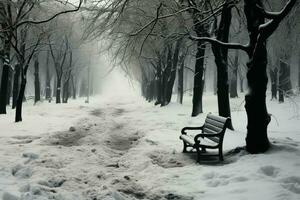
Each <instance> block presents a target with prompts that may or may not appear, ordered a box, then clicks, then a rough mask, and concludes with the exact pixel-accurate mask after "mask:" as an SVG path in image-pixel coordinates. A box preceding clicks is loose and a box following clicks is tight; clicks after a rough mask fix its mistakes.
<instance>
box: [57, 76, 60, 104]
mask: <svg viewBox="0 0 300 200" xmlns="http://www.w3.org/2000/svg"><path fill="white" fill-rule="evenodd" d="M60 94H61V78H60V77H59V76H58V77H57V82H56V103H61V98H60Z"/></svg>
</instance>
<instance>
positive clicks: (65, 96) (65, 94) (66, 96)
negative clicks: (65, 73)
mask: <svg viewBox="0 0 300 200" xmlns="http://www.w3.org/2000/svg"><path fill="white" fill-rule="evenodd" d="M68 99H69V79H68V80H67V81H66V82H65V84H64V90H63V103H68Z"/></svg>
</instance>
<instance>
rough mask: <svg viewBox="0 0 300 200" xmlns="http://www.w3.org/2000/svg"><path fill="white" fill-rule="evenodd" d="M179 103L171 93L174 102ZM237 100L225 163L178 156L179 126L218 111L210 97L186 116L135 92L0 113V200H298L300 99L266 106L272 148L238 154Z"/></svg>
mask: <svg viewBox="0 0 300 200" xmlns="http://www.w3.org/2000/svg"><path fill="white" fill-rule="evenodd" d="M174 99H176V97H174ZM243 101H244V100H243V94H240V98H236V99H232V100H231V108H232V121H233V125H234V128H235V131H230V130H227V131H226V133H225V140H224V154H225V161H224V162H219V161H218V160H211V161H203V162H201V163H200V164H198V163H196V155H195V154H183V153H182V142H181V140H179V135H180V130H181V129H182V128H183V127H184V126H199V125H201V124H202V123H203V120H204V119H205V117H206V115H207V113H208V112H212V113H215V114H217V101H216V96H214V95H210V94H206V95H205V97H204V110H205V113H203V114H201V115H200V116H199V117H196V118H191V117H190V113H191V97H190V96H185V101H184V104H183V105H180V104H177V103H171V104H170V105H168V106H166V107H158V106H154V105H153V103H148V102H145V101H144V100H143V99H142V98H140V97H137V96H135V95H126V94H125V93H122V94H119V95H117V94H111V95H110V97H109V98H108V97H107V96H106V97H105V98H104V97H103V96H98V97H93V98H91V101H90V103H89V104H86V103H84V99H79V100H76V101H74V100H70V103H68V104H61V105H56V104H54V103H51V104H49V103H48V102H42V103H39V104H38V105H33V104H32V102H27V103H25V105H24V113H23V118H24V119H23V122H21V123H14V122H13V119H14V111H13V110H11V109H9V110H8V114H7V115H1V116H0V127H1V129H0V198H2V199H3V200H34V199H38V200H46V199H56V200H86V199H87V200H102V199H104V200H127V199H130V200H135V199H151V200H160V199H162V200H164V199H169V200H171V199H172V200H192V199H195V200H198V199H201V200H206V199H212V200H218V199H220V200H221V199H222V200H226V199H228V200H232V199H233V200H235V199H243V200H247V199H251V200H252V199H264V200H276V199H278V200H294V199H295V200H297V199H300V172H299V168H300V119H299V115H298V108H297V107H298V106H297V104H298V103H299V102H300V99H299V98H294V99H293V100H291V99H290V100H287V101H286V103H284V104H278V102H276V101H269V99H268V100H267V103H268V108H269V112H270V113H271V114H272V116H273V117H272V122H271V123H270V125H269V137H270V140H271V143H272V147H271V149H270V150H269V151H268V152H267V153H264V154H257V155H251V154H248V153H247V152H245V150H243V148H238V147H244V146H245V135H246V114H245V111H244V102H243Z"/></svg>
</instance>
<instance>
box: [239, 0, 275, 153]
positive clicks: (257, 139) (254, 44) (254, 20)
mask: <svg viewBox="0 0 300 200" xmlns="http://www.w3.org/2000/svg"><path fill="white" fill-rule="evenodd" d="M257 5H258V6H260V7H263V4H262V2H261V0H254V1H253V0H245V5H244V9H245V14H246V18H247V28H248V33H249V36H250V43H249V52H248V55H249V62H248V63H247V67H248V72H247V80H248V87H249V93H248V94H247V95H246V96H245V101H246V104H245V108H246V112H247V117H248V125H247V129H248V131H247V137H246V149H247V151H248V152H250V153H262V152H265V151H267V150H268V149H269V147H270V143H269V139H268V136H267V127H268V124H269V123H270V121H271V117H270V115H269V114H268V111H267V106H266V91H267V83H268V77H267V72H266V70H267V63H268V60H267V49H266V39H265V38H264V37H263V36H262V35H260V34H259V33H260V32H259V26H260V25H261V24H264V23H265V18H264V16H263V15H262V14H261V13H260V11H259V9H257Z"/></svg>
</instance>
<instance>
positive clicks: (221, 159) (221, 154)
mask: <svg viewBox="0 0 300 200" xmlns="http://www.w3.org/2000/svg"><path fill="white" fill-rule="evenodd" d="M219 159H220V161H224V157H223V151H222V148H220V149H219Z"/></svg>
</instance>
